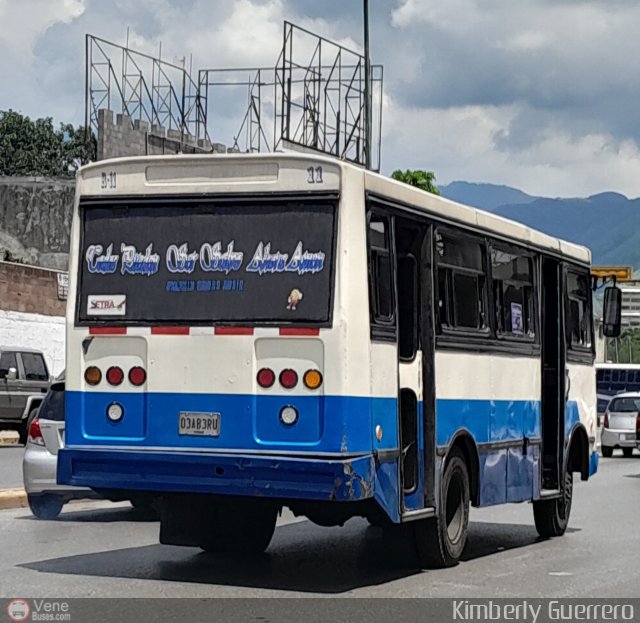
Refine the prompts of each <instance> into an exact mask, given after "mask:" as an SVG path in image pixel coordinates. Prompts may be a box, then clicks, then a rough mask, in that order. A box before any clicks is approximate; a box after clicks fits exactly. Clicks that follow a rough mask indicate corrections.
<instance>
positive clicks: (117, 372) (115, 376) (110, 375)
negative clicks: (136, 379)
mask: <svg viewBox="0 0 640 623" xmlns="http://www.w3.org/2000/svg"><path fill="white" fill-rule="evenodd" d="M122 381H124V372H123V371H122V368H118V366H113V367H111V368H109V369H108V370H107V382H108V383H109V385H120V383H122Z"/></svg>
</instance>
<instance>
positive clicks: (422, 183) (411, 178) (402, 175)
mask: <svg viewBox="0 0 640 623" xmlns="http://www.w3.org/2000/svg"><path fill="white" fill-rule="evenodd" d="M391 177H392V178H393V179H394V180H398V181H399V182H404V183H405V184H409V185H410V186H415V187H416V188H420V189H421V190H425V191H427V192H428V193H433V194H434V195H439V194H440V191H439V190H438V187H437V186H436V184H435V181H436V174H435V173H434V172H433V171H423V170H422V169H416V170H415V171H412V170H411V169H407V170H406V171H401V170H400V169H398V170H397V171H394V172H393V173H392V174H391Z"/></svg>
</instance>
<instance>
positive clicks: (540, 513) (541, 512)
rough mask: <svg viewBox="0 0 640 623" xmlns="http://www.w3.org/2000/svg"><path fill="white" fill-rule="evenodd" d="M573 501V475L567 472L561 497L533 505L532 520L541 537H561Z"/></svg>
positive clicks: (538, 501) (565, 527) (567, 522)
mask: <svg viewBox="0 0 640 623" xmlns="http://www.w3.org/2000/svg"><path fill="white" fill-rule="evenodd" d="M572 501H573V474H572V473H571V471H569V470H567V471H566V473H565V476H564V487H563V488H562V492H561V495H560V496H559V497H557V498H553V499H552V500H537V501H535V502H534V503H533V519H534V521H535V524H536V530H537V531H538V534H539V535H540V536H541V537H544V538H549V537H553V536H562V535H563V534H564V533H565V531H566V529H567V526H568V525H569V515H570V514H571V502H572Z"/></svg>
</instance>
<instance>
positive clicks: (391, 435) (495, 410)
mask: <svg viewBox="0 0 640 623" xmlns="http://www.w3.org/2000/svg"><path fill="white" fill-rule="evenodd" d="M112 402H118V403H120V404H122V405H123V407H124V409H125V417H124V418H123V420H122V421H121V422H119V423H116V424H114V423H112V422H110V421H109V420H108V419H107V417H106V409H107V407H108V406H109V404H111V403H112ZM288 404H293V405H295V406H296V408H298V410H299V412H300V421H299V423H298V424H296V425H295V426H293V427H286V426H284V425H282V424H281V423H280V422H279V419H278V414H279V411H280V409H281V408H282V407H283V406H285V405H288ZM420 408H422V405H420ZM396 409H397V401H396V400H395V399H392V398H358V397H343V396H324V397H308V396H305V397H296V396H291V397H282V396H266V397H265V396H260V397H256V396H253V395H220V394H177V393H176V394H160V393H138V394H126V393H106V392H105V393H100V392H86V393H84V392H71V391H70V392H68V393H67V427H66V442H67V447H68V449H69V452H68V453H66V454H65V456H64V458H63V459H61V463H60V465H61V467H62V466H63V464H64V467H63V469H62V471H61V476H60V477H61V482H65V483H68V484H83V485H87V486H94V487H100V486H106V485H105V484H104V483H105V482H108V481H109V479H110V478H114V481H113V485H112V486H114V487H115V486H119V487H123V488H131V489H137V488H145V486H146V485H145V483H146V482H148V483H149V486H150V487H151V488H153V487H156V490H175V491H189V490H193V491H211V492H215V491H217V492H221V493H223V492H225V493H229V494H234V493H235V494H237V495H241V494H244V495H252V494H255V493H256V491H255V490H254V488H253V487H254V485H253V484H250V483H249V484H247V483H244V481H243V480H242V479H240V480H239V481H229V482H227V483H226V485H225V482H224V481H225V479H224V478H221V479H217V480H216V482H215V483H211V482H204V481H200V480H198V478H199V476H198V473H199V472H198V471H197V470H198V469H200V467H198V468H197V469H196V471H195V472H193V473H192V471H191V467H189V465H191V466H192V467H193V466H194V465H196V463H197V465H198V466H201V465H203V464H206V462H207V461H210V462H214V463H215V461H217V460H218V457H215V456H214V455H211V454H209V455H207V454H206V453H198V454H199V456H200V458H199V459H197V460H196V459H195V458H194V459H193V460H192V459H191V458H189V453H188V450H190V449H200V450H205V449H211V450H212V451H215V450H216V449H227V450H231V449H234V448H237V449H238V450H233V455H234V456H235V455H238V456H240V455H241V454H242V452H243V450H247V451H249V450H263V451H268V452H272V453H273V454H274V455H276V457H268V456H265V457H255V458H254V459H252V463H251V464H252V465H255V466H257V467H256V469H257V470H258V471H257V472H256V473H257V475H258V477H259V479H262V480H264V482H266V481H267V480H268V478H267V477H266V473H267V472H268V471H269V469H273V468H272V467H270V466H266V464H264V463H261V461H263V460H264V461H266V462H267V463H268V462H269V461H272V460H276V461H277V460H278V459H277V454H278V452H279V451H282V452H287V451H289V452H290V451H293V450H297V451H301V452H309V454H310V455H316V454H320V453H322V452H333V453H344V454H347V453H356V454H357V453H363V454H367V455H368V456H367V457H365V458H366V461H371V460H372V457H373V456H374V454H373V453H374V452H375V451H376V450H383V449H394V448H397V447H398V439H397V436H398V431H397V413H396ZM436 409H437V422H436V431H437V434H436V440H437V444H438V445H439V446H446V445H448V444H449V443H450V441H451V439H452V438H453V437H454V436H455V434H456V433H457V432H458V431H460V430H467V431H469V433H471V435H472V436H473V437H474V439H475V441H476V443H490V442H501V441H516V440H520V439H523V437H524V436H526V437H528V438H536V437H538V438H539V437H540V402H538V401H524V400H523V401H508V400H505V401H496V400H461V399H459V400H437V402H436ZM180 411H193V412H220V413H221V426H220V436H219V437H191V436H179V435H178V414H179V412H180ZM325 417H330V422H331V425H328V424H327V422H326V421H325ZM578 421H579V412H578V407H577V404H576V403H575V402H571V403H568V404H567V408H566V410H565V434H566V436H567V437H568V436H569V435H570V433H571V431H572V430H573V428H574V427H575V425H576V424H577V423H578ZM378 424H380V425H381V426H382V428H383V436H382V441H381V442H378V440H377V439H376V438H375V432H374V431H375V427H376V426H377V425H378ZM297 427H299V428H298V429H297V430H296V428H297ZM419 440H420V445H421V441H422V435H420V436H419ZM78 445H83V446H87V445H89V446H90V445H96V446H113V451H111V452H106V454H104V456H103V453H102V452H101V451H97V452H100V461H99V463H100V467H99V469H97V471H96V469H93V468H91V461H92V460H93V459H92V458H91V457H96V456H98V455H96V454H95V452H96V451H89V452H83V450H74V446H78ZM119 446H127V447H133V448H135V447H139V448H140V452H139V453H138V452H136V453H131V452H118V448H119ZM146 448H174V449H176V450H180V449H184V450H185V451H187V452H184V453H179V452H176V454H175V455H172V459H171V462H170V464H168V465H167V468H166V469H167V470H168V472H167V473H165V472H164V471H163V469H164V468H162V469H160V467H159V465H160V462H159V460H158V453H157V452H154V451H153V450H148V449H146ZM523 448H524V446H523ZM134 454H135V455H136V459H135V461H134V463H133V466H132V465H130V464H129V463H130V461H131V457H132V456H134ZM539 454H540V449H539V446H535V445H534V446H528V447H527V448H526V453H523V449H522V448H520V447H517V448H507V449H501V450H485V451H482V449H481V452H480V505H481V506H486V505H491V504H499V503H503V502H517V501H522V500H530V499H532V498H536V497H537V496H538V495H539V488H540V483H539V460H540V455H539ZM145 456H149V462H148V464H147V463H145V458H144V457H145ZM161 456H168V455H161ZM72 457H73V460H72ZM109 457H111V458H109ZM180 457H182V458H180ZM225 460H226V459H225ZM243 460H244V459H243ZM300 460H302V461H304V460H313V461H314V464H315V463H327V464H329V463H331V461H329V460H320V459H300ZM111 461H113V464H112V469H111V468H110V462H111ZM194 461H195V463H194ZM203 461H204V463H202V462H203ZM366 461H365V462H366ZM122 462H124V463H122ZM334 463H335V461H334ZM179 464H182V467H180V465H179ZM123 465H124V466H125V468H124V470H123V469H122V467H123ZM262 465H265V469H266V471H265V472H264V473H263V471H262V467H261V466H262ZM74 466H75V467H74ZM83 466H84V467H83ZM87 466H89V467H87ZM127 466H128V467H127ZM334 467H335V466H334ZM280 469H286V464H284V463H282V464H281V468H280ZM332 469H333V468H332ZM340 469H341V468H338V471H339V470H340ZM596 469H597V459H593V458H592V459H591V464H590V472H591V473H595V470H596ZM154 470H160V471H159V473H158V474H156V473H155V472H154ZM172 470H173V471H172ZM329 472H331V473H329ZM329 472H327V476H328V477H330V479H331V478H333V477H334V476H335V473H334V472H333V471H331V469H330V470H329ZM321 473H324V472H322V470H320V472H319V474H321ZM163 474H164V475H163ZM299 475H300V474H298V476H299ZM116 476H117V478H116ZM156 476H157V478H156ZM368 478H370V480H369V481H368V480H367V479H368ZM92 479H93V480H92ZM95 479H97V480H95ZM101 479H103V480H104V482H103V480H101ZM278 479H279V480H280V481H281V482H280V485H279V486H278V487H276V488H275V489H274V490H273V492H272V493H271V494H272V495H276V493H275V492H276V491H278V492H279V495H281V496H285V497H286V496H287V495H289V496H290V497H292V498H295V497H297V496H302V497H309V498H312V499H326V498H325V497H324V496H325V495H326V494H327V492H328V491H329V492H331V491H334V485H332V484H331V482H329V481H327V482H325V483H324V484H318V488H317V497H316V496H314V494H313V492H312V491H310V490H306V489H305V493H304V494H303V493H301V490H302V489H304V487H302V489H301V488H300V487H297V486H296V485H295V483H294V481H295V477H294V478H291V479H289V480H287V478H286V477H285V476H284V475H283V476H282V477H280V476H279V477H278ZM338 480H340V479H338ZM152 482H155V484H154V485H153V486H152V485H151V483H152ZM248 482H249V481H248ZM251 482H253V481H251ZM116 483H117V484H116ZM358 483H359V485H358V486H359V487H360V488H359V491H360V492H366V491H368V492H369V493H368V495H369V496H371V495H373V496H374V497H375V498H376V500H377V502H378V503H379V504H380V506H381V507H382V508H383V509H384V510H385V512H387V514H388V515H389V517H390V518H391V519H392V520H393V521H398V520H399V516H400V515H399V513H400V511H399V507H398V500H399V499H400V496H399V491H398V464H397V462H388V463H384V462H383V463H380V464H377V463H376V466H375V469H374V470H373V471H371V472H368V471H367V470H364V471H363V472H362V473H360V474H359V480H358ZM163 487H166V488H165V489H163ZM225 487H226V488H225ZM243 487H244V488H243ZM422 488H423V483H422V482H421V483H419V487H418V491H417V492H416V494H414V495H413V498H415V499H413V498H412V496H409V498H407V499H406V500H405V503H407V507H408V508H417V507H420V505H421V503H422V499H421V494H420V493H419V492H420V491H421V490H422ZM342 491H343V490H342V489H341V492H340V493H338V492H335V491H334V493H333V495H336V496H344V495H346V494H344V492H342ZM361 494H362V493H361ZM334 499H338V498H334ZM340 499H345V498H344V497H341V498H340Z"/></svg>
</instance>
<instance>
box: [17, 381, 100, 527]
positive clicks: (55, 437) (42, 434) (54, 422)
mask: <svg viewBox="0 0 640 623" xmlns="http://www.w3.org/2000/svg"><path fill="white" fill-rule="evenodd" d="M64 408H65V405H64V382H56V383H53V384H52V385H51V387H50V388H49V392H48V393H47V395H46V397H45V399H44V401H43V403H42V405H41V406H40V409H39V410H38V413H37V414H34V416H32V417H30V421H29V423H28V436H27V443H26V448H25V453H24V459H23V462H22V473H23V478H24V488H25V491H26V492H27V500H28V502H29V508H30V509H31V512H32V513H33V514H34V515H35V516H36V517H38V518H39V519H54V518H55V517H57V516H58V515H59V514H60V511H61V510H62V507H63V506H64V504H65V503H66V502H68V501H69V500H74V499H79V498H90V497H97V496H96V494H95V493H94V492H93V491H92V490H91V489H85V488H81V487H68V486H62V485H58V484H57V483H56V473H57V463H58V450H59V449H60V448H61V447H63V446H64V426H65V419H64V417H65V411H64Z"/></svg>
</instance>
